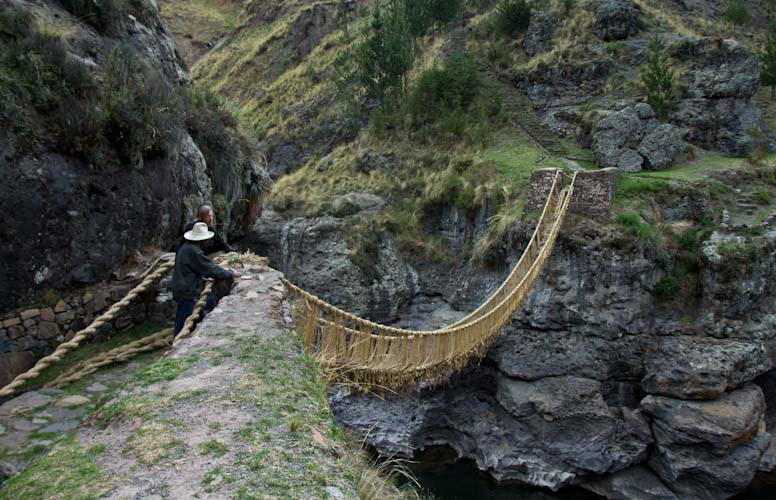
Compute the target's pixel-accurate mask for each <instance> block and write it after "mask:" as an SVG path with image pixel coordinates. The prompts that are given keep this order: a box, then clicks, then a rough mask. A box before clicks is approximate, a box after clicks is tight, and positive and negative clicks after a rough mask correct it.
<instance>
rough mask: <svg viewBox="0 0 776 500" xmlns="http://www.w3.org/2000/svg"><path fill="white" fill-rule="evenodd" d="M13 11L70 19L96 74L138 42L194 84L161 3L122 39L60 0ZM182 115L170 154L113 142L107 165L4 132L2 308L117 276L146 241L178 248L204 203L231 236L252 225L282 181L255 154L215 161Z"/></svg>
mask: <svg viewBox="0 0 776 500" xmlns="http://www.w3.org/2000/svg"><path fill="white" fill-rule="evenodd" d="M11 7H13V8H16V9H20V10H22V11H28V12H31V13H32V14H33V15H34V16H36V17H39V18H41V19H47V18H48V17H50V16H54V18H56V19H59V20H60V21H58V22H61V23H65V26H66V29H67V30H68V33H69V35H68V37H67V40H66V43H65V42H63V43H64V45H63V46H64V49H65V50H66V52H67V57H68V58H72V60H73V61H78V62H79V64H80V65H82V66H83V68H85V69H84V71H88V72H95V73H96V74H97V76H95V80H99V79H101V78H103V75H102V72H104V71H105V70H106V69H105V68H106V64H107V61H108V59H109V54H110V51H111V49H112V48H113V47H114V46H116V45H117V43H126V44H127V45H129V46H131V47H134V48H135V50H134V51H133V54H134V56H136V57H138V58H140V59H142V60H143V64H146V65H148V66H149V67H152V68H153V70H154V71H156V72H158V73H159V75H160V76H159V78H161V79H162V80H163V82H162V83H163V84H164V85H168V86H169V87H170V88H173V89H176V88H178V87H179V86H180V85H188V84H190V83H191V78H190V77H189V75H188V72H187V69H186V65H185V63H184V62H183V61H182V59H181V58H180V57H179V55H178V53H177V52H176V49H175V44H174V42H173V39H172V36H171V35H170V33H169V31H168V30H167V27H166V25H165V23H164V21H163V20H162V18H161V17H160V15H159V12H158V10H157V9H156V7H155V4H149V5H147V6H145V7H144V9H145V10H144V11H143V12H144V14H143V16H142V17H135V16H127V17H126V19H123V20H121V24H120V25H121V27H122V29H120V30H117V31H116V32H115V34H114V35H106V34H101V33H100V32H98V31H97V30H95V29H94V28H93V27H91V26H89V25H87V24H85V23H83V22H82V20H79V19H76V18H75V17H74V16H73V15H71V14H70V13H68V12H66V11H64V10H62V9H61V8H60V7H59V5H58V4H56V3H49V2H43V3H34V2H26V1H23V0H13V1H10V2H8V1H4V2H3V5H2V8H11ZM130 50H131V49H130ZM175 123H176V125H175V127H177V128H176V130H175V133H170V137H171V140H170V142H171V144H169V148H168V151H166V152H164V153H155V154H147V155H146V154H142V155H141V157H139V158H136V159H135V160H137V161H134V160H133V161H132V162H131V164H130V163H129V162H127V161H125V159H123V158H122V156H121V154H114V153H111V152H110V151H109V146H104V148H103V150H104V151H103V152H101V153H100V155H103V156H100V158H101V160H100V161H99V162H95V161H94V160H93V159H92V160H87V159H86V157H84V156H83V155H81V156H74V155H73V154H70V153H68V152H67V151H63V150H62V149H61V148H60V147H59V146H57V144H58V143H57V142H56V141H53V140H51V139H50V138H43V139H42V140H41V142H40V143H41V146H40V147H39V148H37V149H34V150H31V151H29V152H23V151H21V150H18V151H13V150H12V149H13V148H12V145H9V141H8V135H6V132H5V131H2V132H0V175H1V176H2V177H3V178H4V179H6V182H4V183H3V184H2V185H1V186H0V210H2V211H3V212H5V213H9V214H10V213H13V214H14V216H13V217H9V218H8V220H7V221H6V224H4V225H3V229H2V230H0V231H2V239H3V241H4V244H3V245H0V288H2V289H3V290H4V293H3V294H2V295H1V296H0V310H7V309H12V308H14V307H17V306H19V305H22V304H25V303H30V302H31V301H36V300H38V299H39V297H40V294H41V293H42V292H43V291H44V290H49V291H51V290H56V291H59V292H64V291H66V290H68V289H69V288H71V287H73V286H80V285H84V284H91V283H94V282H96V281H100V280H105V279H108V278H109V277H110V274H111V271H112V270H113V269H114V268H116V267H117V266H118V265H119V264H121V263H122V261H124V260H125V259H126V258H127V257H128V256H130V255H131V254H132V253H133V252H135V251H136V250H138V249H140V248H142V247H144V246H149V245H152V246H158V247H162V248H167V247H169V246H171V245H172V243H173V242H174V241H176V240H177V238H178V237H179V235H180V232H181V230H182V229H183V227H184V226H185V224H186V223H187V222H188V221H190V220H192V219H193V217H194V213H195V210H196V207H197V205H199V204H201V203H206V202H207V203H211V204H213V205H214V207H215V208H216V211H217V214H216V216H217V222H218V225H219V229H220V230H222V231H223V232H224V233H225V234H226V235H227V236H228V237H229V238H235V237H238V236H240V235H242V234H245V232H246V230H247V229H250V228H252V226H253V223H254V221H255V220H256V218H257V217H258V216H259V215H260V213H261V208H262V204H263V200H264V196H265V195H266V193H267V192H268V190H269V188H270V186H271V183H270V182H269V180H268V178H267V176H266V174H265V173H264V171H263V170H262V169H261V168H260V167H259V166H258V164H257V163H256V161H255V160H253V159H252V158H247V157H241V158H239V161H237V162H236V163H237V164H229V165H223V166H218V165H208V164H206V162H205V159H204V157H203V154H202V152H201V151H200V148H199V146H198V145H197V143H196V142H195V140H194V139H193V138H192V135H190V134H189V133H188V131H187V130H186V128H185V126H184V124H183V123H182V122H181V123H179V122H175ZM106 134H108V132H106ZM111 140H113V139H111ZM105 151H108V153H105ZM103 153H105V154H103ZM245 156H250V155H245Z"/></svg>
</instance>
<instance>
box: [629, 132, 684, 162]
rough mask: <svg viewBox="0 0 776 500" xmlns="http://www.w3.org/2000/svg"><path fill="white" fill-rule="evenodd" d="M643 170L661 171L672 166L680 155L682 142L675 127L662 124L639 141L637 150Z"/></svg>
mask: <svg viewBox="0 0 776 500" xmlns="http://www.w3.org/2000/svg"><path fill="white" fill-rule="evenodd" d="M637 151H638V154H639V155H640V156H641V157H642V158H643V159H644V169H645V170H662V169H664V168H668V167H670V166H671V165H673V164H674V161H675V160H676V159H677V158H679V157H680V155H681V154H682V142H681V138H680V137H679V132H678V131H677V130H676V127H674V126H673V125H670V124H668V123H663V124H660V125H658V126H657V127H655V128H654V129H652V131H650V132H649V133H648V134H647V135H646V136H644V139H642V140H641V143H640V144H639V147H638V149H637Z"/></svg>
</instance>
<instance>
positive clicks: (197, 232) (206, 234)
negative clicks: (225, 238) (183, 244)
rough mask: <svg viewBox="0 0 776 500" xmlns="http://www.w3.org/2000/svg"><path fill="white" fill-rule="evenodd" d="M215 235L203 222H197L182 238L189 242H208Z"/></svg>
mask: <svg viewBox="0 0 776 500" xmlns="http://www.w3.org/2000/svg"><path fill="white" fill-rule="evenodd" d="M215 234H216V233H214V232H213V231H211V230H209V229H208V228H207V224H205V223H204V222H197V223H196V224H194V227H193V228H191V231H186V232H185V233H184V234H183V237H184V238H186V239H187V240H189V241H204V240H209V239H210V238H212V237H213V236H215Z"/></svg>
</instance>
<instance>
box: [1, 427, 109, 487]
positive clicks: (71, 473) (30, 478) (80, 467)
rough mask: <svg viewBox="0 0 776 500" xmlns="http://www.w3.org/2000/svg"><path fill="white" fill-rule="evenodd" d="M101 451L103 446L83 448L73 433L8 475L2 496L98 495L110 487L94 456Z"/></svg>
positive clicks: (103, 448) (102, 451)
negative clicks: (19, 470) (20, 470)
mask: <svg viewBox="0 0 776 500" xmlns="http://www.w3.org/2000/svg"><path fill="white" fill-rule="evenodd" d="M104 451H105V447H104V446H95V447H92V448H88V449H87V448H84V447H83V446H81V445H80V444H79V443H78V441H77V440H76V438H75V437H68V438H67V439H65V440H63V441H61V442H60V443H59V444H57V446H56V447H55V448H54V449H53V450H52V451H51V453H49V454H48V455H46V456H45V457H43V458H41V459H40V460H38V461H37V462H34V463H33V464H32V465H30V466H29V467H28V468H27V469H26V470H24V472H22V473H21V474H19V475H18V476H15V477H12V478H11V479H9V480H8V483H7V485H6V486H5V488H4V489H3V490H0V491H1V492H2V496H3V498H9V499H10V498H13V499H15V500H38V499H54V498H63V499H64V498H66V499H78V500H91V499H97V498H100V497H102V496H103V495H104V494H105V493H107V492H108V490H109V489H110V482H109V481H108V480H107V479H106V477H105V471H104V469H103V468H102V467H100V466H99V465H98V464H97V463H96V462H95V461H94V458H95V457H96V456H98V455H101V454H102V453H104ZM52 485H56V494H55V495H52V494H51V488H52Z"/></svg>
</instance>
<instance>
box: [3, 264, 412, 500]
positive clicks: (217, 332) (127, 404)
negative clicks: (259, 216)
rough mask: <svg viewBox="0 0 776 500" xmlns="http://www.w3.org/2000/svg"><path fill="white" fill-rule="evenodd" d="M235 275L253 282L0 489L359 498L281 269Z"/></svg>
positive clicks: (355, 454) (22, 493) (357, 462)
mask: <svg viewBox="0 0 776 500" xmlns="http://www.w3.org/2000/svg"><path fill="white" fill-rule="evenodd" d="M242 272H243V274H246V273H247V274H250V275H251V276H252V279H246V280H240V281H239V282H238V283H237V285H236V286H235V288H234V290H233V291H232V294H231V295H229V296H227V297H224V298H223V299H222V300H221V302H220V303H219V305H218V306H217V308H216V309H215V310H214V311H213V312H212V313H210V314H209V315H208V316H207V317H206V318H205V319H204V320H203V321H202V323H201V324H200V325H199V326H198V328H197V329H196V331H195V332H194V334H193V335H192V336H191V337H189V338H188V339H185V340H184V341H182V342H181V343H180V344H179V345H178V346H177V347H176V348H174V349H173V350H172V351H171V352H170V353H168V355H167V356H166V357H164V358H162V359H159V360H158V361H156V362H154V363H152V364H150V365H148V366H147V367H145V368H143V369H141V370H140V371H139V372H138V373H136V374H135V375H134V376H133V378H132V379H131V380H130V381H129V382H128V383H127V384H126V385H125V386H124V387H123V388H122V389H121V390H120V391H119V392H118V393H117V394H116V396H115V397H113V398H112V399H111V400H110V401H108V402H107V403H106V404H104V405H103V406H102V407H100V408H98V409H97V411H96V412H95V413H94V414H93V415H92V416H91V417H89V418H87V420H86V422H85V423H84V424H82V425H81V426H80V427H79V428H78V430H77V432H76V433H74V434H73V435H72V437H70V438H67V439H65V440H64V441H63V442H61V443H60V444H58V445H57V446H56V447H55V448H54V450H53V451H52V452H51V453H50V454H49V455H47V456H46V457H45V458H43V459H41V460H39V461H38V462H36V463H34V464H33V465H32V466H30V467H29V468H28V469H27V470H26V471H25V472H24V473H22V474H21V475H19V476H17V477H15V478H13V479H11V480H10V481H9V484H8V486H7V487H6V488H5V489H4V490H0V496H2V495H10V496H5V498H15V499H25V498H30V499H32V498H40V497H46V498H47V497H49V496H52V495H61V496H62V497H63V498H72V497H74V496H78V495H84V498H110V499H152V498H153V499H156V498H171V499H184V498H210V499H223V498H267V499H270V498H273V499H274V498H278V499H281V498H284V499H327V498H332V499H350V498H358V492H357V490H358V489H359V488H360V487H361V486H360V483H359V480H362V481H363V477H364V476H365V474H364V472H363V471H364V470H366V469H365V465H364V458H363V454H362V453H361V452H360V449H355V450H354V449H353V448H351V447H350V446H349V445H347V444H346V442H345V439H344V437H343V435H342V434H341V432H340V431H339V430H338V428H337V427H336V425H335V423H334V420H333V417H332V416H331V413H330V411H329V409H328V406H327V404H326V400H325V394H326V388H325V386H324V385H323V384H322V383H320V382H319V381H318V377H317V368H316V367H315V364H314V362H313V360H312V359H311V358H310V357H309V356H308V355H306V354H305V353H304V351H303V350H302V349H301V347H300V345H299V343H298V341H297V340H296V337H295V335H294V334H293V333H292V331H291V330H290V329H289V328H288V327H287V326H286V324H285V323H284V319H283V295H284V290H283V286H282V283H281V282H280V280H279V278H280V276H281V275H280V273H278V272H277V271H274V270H272V269H270V268H268V267H252V268H250V269H244V270H242ZM60 478H67V479H66V480H63V479H60ZM381 488H390V487H389V486H381ZM401 497H402V495H401V494H400V493H399V492H397V491H395V490H392V492H391V493H390V494H388V495H385V496H382V497H380V496H378V497H376V498H401Z"/></svg>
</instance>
